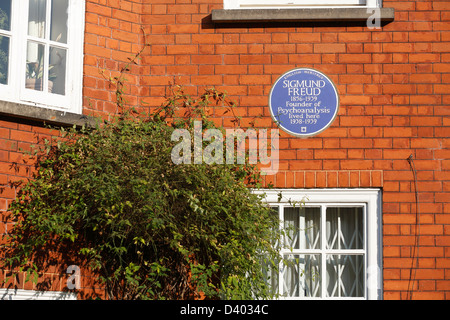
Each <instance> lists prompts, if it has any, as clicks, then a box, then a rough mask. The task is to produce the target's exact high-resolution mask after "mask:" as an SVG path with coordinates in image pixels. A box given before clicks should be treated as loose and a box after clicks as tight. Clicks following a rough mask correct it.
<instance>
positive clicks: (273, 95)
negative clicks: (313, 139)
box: [269, 68, 339, 137]
mask: <svg viewBox="0 0 450 320" xmlns="http://www.w3.org/2000/svg"><path fill="white" fill-rule="evenodd" d="M269 108H270V114H271V115H272V118H273V120H274V121H275V122H276V123H277V124H278V126H279V127H280V128H281V129H282V130H284V131H286V132H287V133H289V134H292V135H294V136H298V137H309V136H313V135H316V134H319V133H320V132H322V131H323V130H325V129H326V128H328V127H329V126H330V125H331V123H332V122H333V120H334V119H335V118H336V115H337V113H338V110H339V94H338V91H337V89H336V86H335V85H334V83H333V82H332V81H331V80H330V79H329V78H328V77H327V76H326V75H324V74H323V73H321V72H319V71H317V70H314V69H309V68H299V69H294V70H290V71H288V72H286V73H285V74H283V75H282V76H281V77H279V78H278V79H277V81H276V82H275V83H274V85H273V86H272V90H271V91H270V96H269Z"/></svg>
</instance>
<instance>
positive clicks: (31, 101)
mask: <svg viewBox="0 0 450 320" xmlns="http://www.w3.org/2000/svg"><path fill="white" fill-rule="evenodd" d="M28 3H29V1H28V0H13V1H12V4H11V31H9V32H3V31H2V33H4V34H7V35H8V36H9V37H10V50H9V72H8V84H7V85H3V84H0V99H1V100H3V101H9V102H15V103H20V104H24V105H32V106H37V107H43V108H48V109H53V110H62V111H67V112H72V113H78V114H81V112H82V89H83V85H82V82H83V41H84V25H85V0H69V15H68V21H67V25H68V34H67V44H59V43H56V42H53V41H49V40H43V39H39V42H41V43H42V42H46V43H47V44H50V43H51V44H52V45H56V46H59V47H64V48H66V49H67V57H66V94H65V95H58V94H53V93H48V92H44V91H37V90H32V89H27V88H25V73H26V52H27V39H32V37H30V36H28V35H27V33H28V30H27V29H28V28H27V27H26V25H27V23H26V21H27V20H28ZM47 7H48V6H47ZM47 12H48V11H47ZM47 25H48V23H47Z"/></svg>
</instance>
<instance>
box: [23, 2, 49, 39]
mask: <svg viewBox="0 0 450 320" xmlns="http://www.w3.org/2000/svg"><path fill="white" fill-rule="evenodd" d="M46 13H47V1H46V0H30V1H29V9H28V35H29V36H32V37H37V38H45V22H46Z"/></svg>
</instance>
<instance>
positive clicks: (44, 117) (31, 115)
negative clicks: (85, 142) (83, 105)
mask: <svg viewBox="0 0 450 320" xmlns="http://www.w3.org/2000/svg"><path fill="white" fill-rule="evenodd" d="M0 115H1V116H3V117H9V118H16V119H25V120H31V121H37V122H45V123H47V124H53V125H58V126H74V125H75V126H82V125H93V124H94V123H93V121H92V119H91V118H90V117H88V116H86V115H82V114H76V113H71V112H65V111H59V110H53V109H47V108H42V107H35V106H32V105H26V104H20V103H14V102H8V101H0Z"/></svg>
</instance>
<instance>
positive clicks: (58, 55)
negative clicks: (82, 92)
mask: <svg viewBox="0 0 450 320" xmlns="http://www.w3.org/2000/svg"><path fill="white" fill-rule="evenodd" d="M66 56H67V50H66V49H60V48H54V47H50V55H49V58H50V63H49V70H48V80H49V92H53V93H57V94H62V95H64V94H65V93H66ZM50 86H52V90H50Z"/></svg>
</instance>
